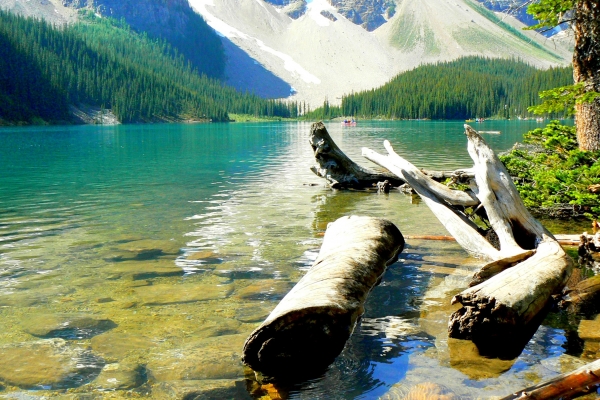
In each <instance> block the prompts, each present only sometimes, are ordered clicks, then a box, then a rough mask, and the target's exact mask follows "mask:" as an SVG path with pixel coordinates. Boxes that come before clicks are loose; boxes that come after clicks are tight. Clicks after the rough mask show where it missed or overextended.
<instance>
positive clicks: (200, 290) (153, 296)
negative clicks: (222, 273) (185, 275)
mask: <svg viewBox="0 0 600 400" xmlns="http://www.w3.org/2000/svg"><path fill="white" fill-rule="evenodd" d="M232 291H233V287H232V286H231V285H220V286H218V285H207V284H191V285H188V284H183V285H168V284H160V285H153V286H145V287H142V288H136V289H135V292H136V294H137V295H138V296H139V297H140V299H141V303H142V305H146V306H151V305H165V304H178V303H193V302H196V301H207V300H218V299H224V298H227V297H229V295H230V294H231V292H232Z"/></svg>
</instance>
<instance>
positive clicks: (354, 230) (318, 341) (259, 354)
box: [243, 216, 404, 378]
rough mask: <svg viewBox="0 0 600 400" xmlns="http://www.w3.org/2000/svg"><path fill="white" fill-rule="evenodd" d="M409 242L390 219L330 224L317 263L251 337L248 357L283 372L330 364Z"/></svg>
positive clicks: (257, 366) (262, 368) (259, 367)
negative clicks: (370, 293) (391, 265)
mask: <svg viewBox="0 0 600 400" xmlns="http://www.w3.org/2000/svg"><path fill="white" fill-rule="evenodd" d="M403 248H404V238H403V236H402V234H401V233H400V231H399V230H398V228H397V227H396V226H395V225H394V224H392V223H391V222H389V221H387V220H383V219H378V218H370V217H358V216H351V217H342V218H340V219H338V220H337V221H335V222H334V223H331V224H329V226H328V227H327V231H326V232H325V238H324V239H323V245H322V246H321V250H320V252H319V256H318V258H317V259H316V261H315V263H314V264H313V265H312V267H311V268H310V269H309V271H308V272H307V273H306V275H305V276H304V277H303V278H302V279H301V280H300V281H299V282H298V283H297V284H296V285H295V286H294V288H293V289H292V290H291V291H290V292H289V293H288V294H287V295H286V296H285V297H284V298H283V299H282V300H281V302H280V303H279V304H278V305H277V307H276V308H275V309H274V310H273V311H272V312H271V314H270V315H269V316H268V317H267V319H266V320H265V321H264V322H263V323H262V324H261V325H260V326H259V327H258V328H257V329H256V330H255V331H254V332H252V334H251V335H250V336H249V337H248V339H247V340H246V343H245V345H244V353H243V361H244V362H245V363H246V364H247V365H249V366H250V367H251V368H252V369H254V370H255V371H259V372H261V373H263V374H264V375H267V376H273V377H278V378H279V377H284V378H285V377H288V376H298V375H304V374H306V373H307V372H315V371H319V370H320V369H323V368H325V367H327V366H328V365H329V364H330V363H331V362H333V360H334V359H335V357H337V356H338V354H339V353H340V352H341V351H342V349H343V348H344V345H345V343H346V341H347V340H348V338H349V337H350V335H351V334H352V331H353V330H354V326H355V324H356V321H357V319H358V317H359V316H360V315H362V313H363V304H364V302H365V301H366V298H367V295H368V294H369V292H370V291H371V289H372V288H373V287H374V286H375V285H377V284H378V283H379V279H380V278H381V275H382V274H383V273H384V272H385V270H386V267H387V265H389V264H391V263H393V262H394V261H396V260H397V257H398V254H399V253H400V252H401V251H402V249H403Z"/></svg>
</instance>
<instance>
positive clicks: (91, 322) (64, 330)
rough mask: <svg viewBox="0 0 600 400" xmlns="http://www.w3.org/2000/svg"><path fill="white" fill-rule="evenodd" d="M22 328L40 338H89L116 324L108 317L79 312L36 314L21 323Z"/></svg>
mask: <svg viewBox="0 0 600 400" xmlns="http://www.w3.org/2000/svg"><path fill="white" fill-rule="evenodd" d="M21 326H22V328H23V330H24V331H25V332H27V333H29V334H30V335H33V336H36V337H40V338H62V339H72V340H74V339H89V338H91V337H94V336H96V335H99V334H101V333H104V332H106V331H109V330H111V329H113V328H115V327H116V326H117V324H115V323H114V322H113V321H111V320H109V319H96V318H94V317H91V316H88V315H81V314H37V315H35V314H34V315H30V316H28V318H27V320H26V321H23V323H22V324H21Z"/></svg>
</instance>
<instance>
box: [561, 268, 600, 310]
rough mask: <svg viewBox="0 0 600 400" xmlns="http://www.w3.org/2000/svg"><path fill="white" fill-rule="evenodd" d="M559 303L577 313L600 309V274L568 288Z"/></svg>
mask: <svg viewBox="0 0 600 400" xmlns="http://www.w3.org/2000/svg"><path fill="white" fill-rule="evenodd" d="M559 304H560V306H561V307H563V308H567V309H568V310H570V311H572V312H575V313H586V314H593V313H597V312H598V311H600V275H595V276H593V277H591V278H588V279H585V280H582V281H581V282H578V283H577V284H576V285H574V286H573V287H571V288H567V290H565V293H564V296H563V298H562V299H561V301H560V303H559Z"/></svg>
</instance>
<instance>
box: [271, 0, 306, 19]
mask: <svg viewBox="0 0 600 400" xmlns="http://www.w3.org/2000/svg"><path fill="white" fill-rule="evenodd" d="M265 1H266V2H267V3H269V4H273V5H274V6H276V7H279V8H282V9H283V12H285V13H286V14H287V15H289V16H290V17H291V18H293V19H298V18H300V17H301V16H303V15H304V14H305V13H306V0H265Z"/></svg>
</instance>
